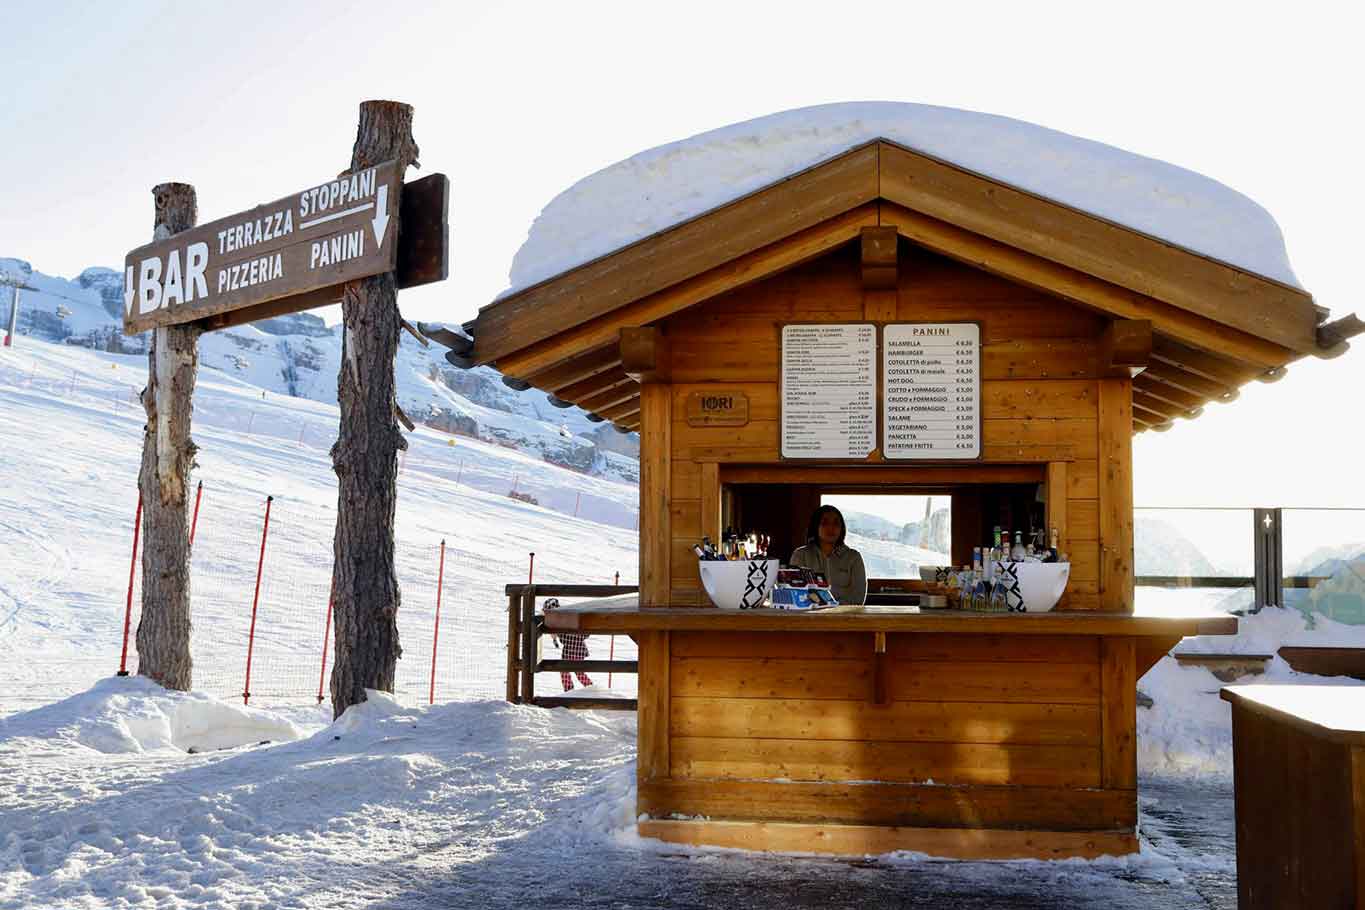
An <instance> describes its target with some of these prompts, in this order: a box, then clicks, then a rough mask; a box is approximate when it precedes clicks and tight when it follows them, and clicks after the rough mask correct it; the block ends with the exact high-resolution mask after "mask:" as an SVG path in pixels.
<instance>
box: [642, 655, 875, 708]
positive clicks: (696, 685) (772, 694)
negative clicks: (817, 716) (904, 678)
mask: <svg viewBox="0 0 1365 910" xmlns="http://www.w3.org/2000/svg"><path fill="white" fill-rule="evenodd" d="M669 675H670V679H671V686H672V689H671V691H672V693H673V695H675V696H678V697H685V696H704V697H738V698H817V699H839V700H842V701H857V700H859V699H869V698H871V697H872V664H871V663H870V662H868V661H863V660H792V659H774V658H767V659H762V660H758V661H755V660H753V659H752V658H728V657H682V658H674V659H673V666H672V669H671V671H670V674H669Z"/></svg>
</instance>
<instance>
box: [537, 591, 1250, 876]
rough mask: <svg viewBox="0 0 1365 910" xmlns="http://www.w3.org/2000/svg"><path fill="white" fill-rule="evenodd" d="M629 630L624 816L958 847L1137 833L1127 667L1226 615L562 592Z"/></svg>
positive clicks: (853, 848)
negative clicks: (664, 600) (634, 732)
mask: <svg viewBox="0 0 1365 910" xmlns="http://www.w3.org/2000/svg"><path fill="white" fill-rule="evenodd" d="M546 625H547V626H548V627H549V628H550V629H552V630H557V631H558V630H572V631H579V632H584V633H589V634H613V633H614V634H629V635H631V636H632V637H633V638H635V640H636V642H637V643H638V645H639V650H640V659H639V674H640V697H639V754H638V765H637V773H638V781H637V783H638V812H639V813H640V814H643V815H646V816H648V817H647V818H646V819H645V820H643V821H641V822H640V823H639V830H640V833H641V834H642V835H645V836H649V837H657V838H661V839H664V840H670V841H675V842H680V843H693V844H712V845H719V846H735V847H745V848H750V849H761V850H782V851H812V852H830V853H844V854H849V853H852V854H862V853H882V852H887V851H890V850H919V851H923V852H926V853H930V854H934V855H939V856H953V857H962V858H997V859H1000V858H1014V857H1068V856H1083V857H1093V856H1099V855H1105V854H1124V853H1131V852H1134V851H1136V849H1137V836H1136V821H1137V790H1136V788H1137V767H1136V686H1137V678H1138V677H1139V676H1141V675H1142V673H1144V672H1145V671H1146V669H1147V668H1148V667H1150V666H1151V664H1152V663H1154V662H1155V661H1156V660H1158V659H1159V658H1160V657H1161V655H1162V654H1164V653H1166V651H1168V650H1169V649H1170V648H1171V647H1172V646H1173V645H1174V644H1175V643H1176V642H1177V641H1179V639H1180V638H1181V637H1183V636H1186V635H1217V634H1231V633H1233V632H1235V631H1236V628H1237V620H1236V619H1235V618H1234V617H1231V616H1227V615H1214V616H1194V617H1169V616H1155V615H1149V614H1114V613H1094V612H1088V613H1079V612H1076V613H1028V614H1000V613H971V612H963V611H957V610H920V609H918V608H913V607H910V608H907V607H839V608H835V609H831V610H821V611H811V612H802V611H784V610H744V611H728V610H724V611H723V610H716V609H710V608H675V607H649V606H646V607H643V608H641V607H639V606H636V605H625V604H620V603H619V602H618V603H617V604H614V605H604V606H600V607H594V606H593V605H591V604H587V605H580V606H576V607H561V608H560V609H558V610H556V611H554V612H553V613H552V614H550V615H549V616H547V617H546Z"/></svg>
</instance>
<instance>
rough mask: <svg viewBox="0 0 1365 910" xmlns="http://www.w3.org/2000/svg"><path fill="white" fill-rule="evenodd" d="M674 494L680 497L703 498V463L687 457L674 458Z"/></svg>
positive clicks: (672, 466)
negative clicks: (700, 463)
mask: <svg viewBox="0 0 1365 910" xmlns="http://www.w3.org/2000/svg"><path fill="white" fill-rule="evenodd" d="M671 468H672V471H673V495H674V496H676V497H678V498H679V499H701V465H699V464H697V463H696V462H695V461H692V460H690V459H687V458H674V459H672V465H671Z"/></svg>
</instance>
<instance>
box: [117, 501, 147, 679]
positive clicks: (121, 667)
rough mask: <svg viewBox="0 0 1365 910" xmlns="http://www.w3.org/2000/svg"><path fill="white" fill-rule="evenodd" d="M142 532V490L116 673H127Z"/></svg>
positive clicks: (138, 506)
mask: <svg viewBox="0 0 1365 910" xmlns="http://www.w3.org/2000/svg"><path fill="white" fill-rule="evenodd" d="M141 533H142V490H140V489H139V490H138V492H137V513H136V515H135V516H134V518H133V558H132V560H131V561H130V562H129V564H128V606H127V607H126V608H125V609H124V611H123V655H122V656H121V657H119V659H118V675H119V676H127V675H128V631H129V629H130V628H131V626H132V624H133V579H134V578H135V577H137V540H138V537H139V535H140V534H141Z"/></svg>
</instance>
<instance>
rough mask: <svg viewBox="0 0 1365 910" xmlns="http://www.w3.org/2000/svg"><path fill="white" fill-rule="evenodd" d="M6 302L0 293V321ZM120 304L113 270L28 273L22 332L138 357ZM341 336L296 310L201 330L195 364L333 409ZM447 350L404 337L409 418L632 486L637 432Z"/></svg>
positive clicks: (118, 278) (403, 398)
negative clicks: (462, 363)
mask: <svg viewBox="0 0 1365 910" xmlns="http://www.w3.org/2000/svg"><path fill="white" fill-rule="evenodd" d="M24 266H27V263H25V262H23V261H22V260H16V259H0V269H7V270H10V271H16V272H19V271H22V269H23V267H24ZM8 296H9V295H8V294H7V293H3V292H0V310H3V317H4V318H8V316H9V306H8V304H9V299H8ZM122 306H123V276H122V275H121V274H120V273H118V272H116V271H114V270H113V269H106V268H99V267H95V268H88V269H86V270H85V271H83V272H81V274H80V275H78V276H77V277H76V278H75V279H72V280H68V279H65V278H59V277H54V276H50V275H46V274H43V273H42V272H39V271H37V270H34V271H33V272H32V275H31V276H30V277H29V279H28V281H27V286H26V287H25V289H24V290H22V291H21V292H20V305H19V322H18V331H19V333H20V334H21V335H30V336H32V337H35V338H41V339H43V340H46V341H56V342H61V343H65V344H73V345H79V346H81V347H87V348H93V349H95V350H100V351H109V352H113V353H124V354H139V353H144V352H145V351H146V349H147V336H146V335H136V336H127V335H124V334H123V331H122V322H121V319H122ZM341 332H342V329H341V326H339V325H338V326H333V327H331V328H329V327H328V326H327V325H326V324H325V323H324V322H323V321H322V319H321V318H319V317H318V316H315V315H312V314H310V313H294V314H291V315H287V316H280V317H276V318H274V319H267V320H262V321H261V322H257V323H252V324H249V325H243V326H234V327H232V328H227V329H220V330H218V331H215V332H209V333H206V334H204V335H203V336H202V337H201V338H200V340H199V361H200V365H201V367H206V368H208V369H214V370H220V371H222V372H224V373H226V374H228V375H230V376H233V377H234V378H237V379H240V380H243V381H245V382H247V383H249V384H251V385H255V386H259V387H260V388H261V389H263V390H264V391H265V392H270V393H275V394H279V395H289V396H291V397H295V398H308V399H311V400H313V401H319V402H322V403H324V404H335V403H336V381H337V380H336V377H337V371H338V369H339V368H340V364H341ZM444 354H445V349H444V348H442V347H440V346H439V345H433V346H432V347H430V348H424V347H422V346H421V344H419V343H418V342H417V340H416V339H414V338H412V337H411V336H410V335H407V334H406V333H405V334H404V335H403V336H402V338H401V339H400V341H399V346H398V358H397V362H396V366H395V376H396V379H397V394H398V404H399V406H400V407H401V408H402V409H403V411H404V413H406V414H407V415H408V416H409V417H411V418H412V419H413V420H414V421H417V422H420V423H424V424H426V425H427V426H430V427H432V428H434V429H437V430H442V431H444V432H447V433H452V434H455V435H460V436H467V437H470V438H475V439H482V440H484V441H487V442H494V443H497V444H499V445H503V446H506V447H508V448H513V449H518V450H521V451H524V452H527V453H530V454H532V455H538V456H539V457H541V458H543V459H545V460H546V461H549V462H551V463H553V464H557V465H560V466H562V467H566V468H570V469H572V470H576V471H580V472H583V473H588V474H594V475H597V476H610V477H615V478H618V479H621V480H626V481H630V482H634V481H637V480H638V478H639V466H638V453H639V442H638V437H637V436H635V435H634V434H629V435H625V434H621V433H618V432H617V431H616V430H615V429H614V428H612V426H611V425H610V424H608V423H600V424H594V423H592V422H591V421H589V420H588V417H587V414H585V413H584V412H583V411H581V410H580V409H578V408H565V409H560V408H556V407H554V406H553V405H551V404H550V403H549V401H548V399H547V396H546V395H545V393H544V392H541V391H539V390H537V389H529V390H527V391H525V392H516V391H513V390H512V389H509V388H508V387H507V386H505V385H503V383H502V380H501V377H500V376H499V375H498V373H497V372H496V371H494V370H492V369H490V368H488V367H476V368H475V369H472V370H461V369H458V368H456V367H454V366H451V365H450V364H448V363H447V362H446V361H445V358H444Z"/></svg>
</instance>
